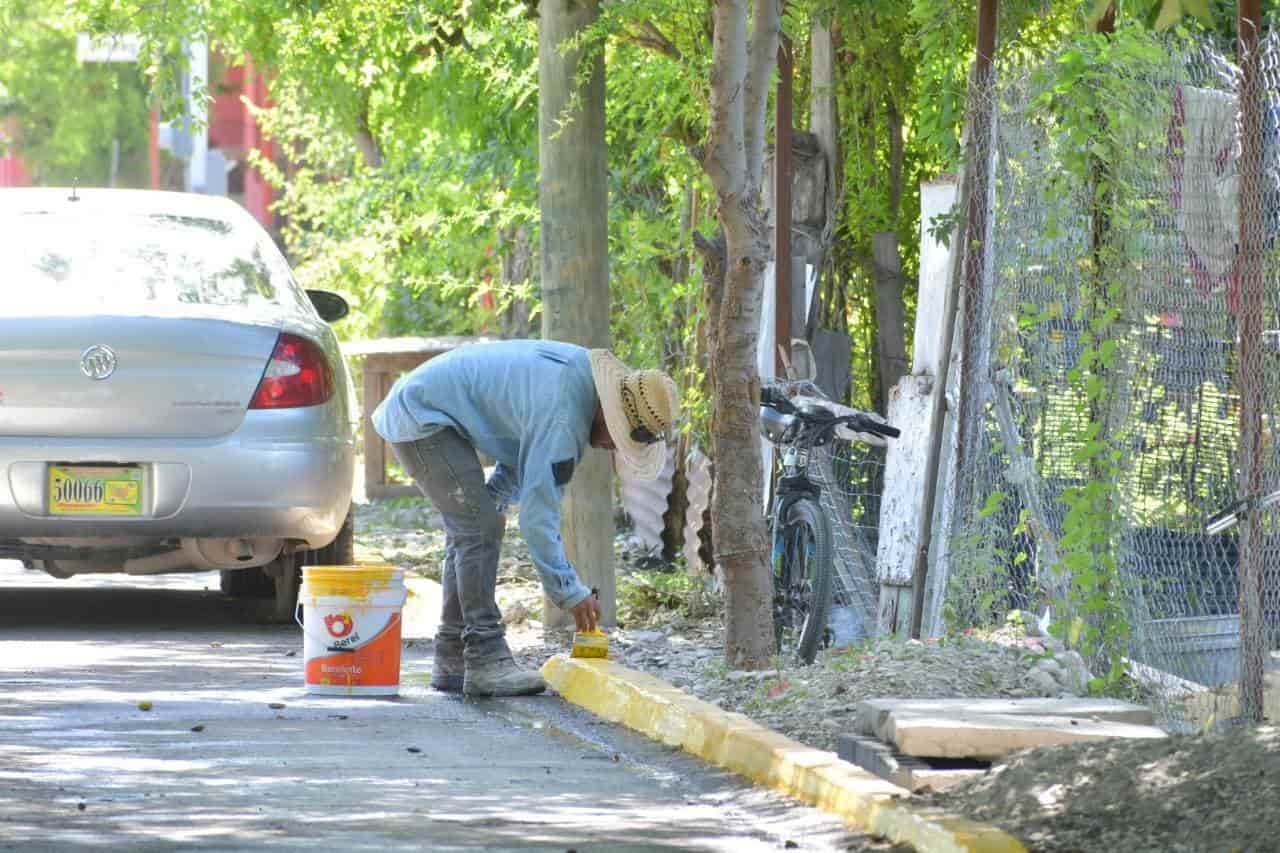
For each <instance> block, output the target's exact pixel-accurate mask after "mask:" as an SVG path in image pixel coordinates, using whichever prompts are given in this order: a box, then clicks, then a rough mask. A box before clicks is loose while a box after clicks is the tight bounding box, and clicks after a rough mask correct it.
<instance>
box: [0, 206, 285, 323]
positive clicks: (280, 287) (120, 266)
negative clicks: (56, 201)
mask: <svg viewBox="0 0 1280 853" xmlns="http://www.w3.org/2000/svg"><path fill="white" fill-rule="evenodd" d="M9 224H10V225H11V226H12V227H10V228H4V229H3V230H4V231H5V232H8V233H5V243H6V244H7V248H6V251H5V252H4V253H3V255H8V256H9V258H8V259H5V260H3V262H2V263H3V266H5V267H8V268H9V270H10V271H13V260H12V258H13V254H14V253H15V252H16V260H17V264H16V279H17V281H16V283H17V284H19V285H21V288H22V289H21V290H19V291H17V292H18V293H20V294H22V295H21V296H19V302H21V303H25V305H22V306H19V307H24V308H41V307H48V308H51V309H59V308H66V309H74V310H84V309H85V308H88V307H90V306H94V305H97V306H101V307H105V308H113V309H114V308H120V307H125V306H129V305H138V304H144V305H176V306H180V305H243V306H254V305H262V304H267V305H281V306H286V307H290V308H292V307H296V306H298V305H299V303H300V296H301V294H300V292H299V290H298V288H297V285H296V284H294V282H293V281H292V277H291V276H290V274H289V268H288V265H287V264H286V263H285V261H284V258H283V257H282V256H281V255H280V252H279V250H277V249H276V247H275V246H274V245H273V244H272V243H271V242H270V241H269V240H268V239H266V237H265V235H261V234H255V233H253V231H252V230H251V229H248V228H245V227H242V226H238V225H235V224H233V223H231V222H228V221H226V220H222V219H214V218H204V217H195V216H174V215H160V214H147V215H138V214H127V215H123V216H111V215H109V214H100V215H95V216H93V217H89V216H84V215H78V216H70V215H67V214H63V213H56V212H55V213H25V214H21V215H18V216H17V217H16V218H15V219H14V220H10V222H9ZM0 225H3V223H0ZM0 257H3V256H2V255H0ZM11 274H12V272H10V273H9V274H6V275H5V278H9V277H10V275H11ZM15 290H16V288H15ZM8 295H9V288H6V297H8ZM11 307H12V303H11Z"/></svg>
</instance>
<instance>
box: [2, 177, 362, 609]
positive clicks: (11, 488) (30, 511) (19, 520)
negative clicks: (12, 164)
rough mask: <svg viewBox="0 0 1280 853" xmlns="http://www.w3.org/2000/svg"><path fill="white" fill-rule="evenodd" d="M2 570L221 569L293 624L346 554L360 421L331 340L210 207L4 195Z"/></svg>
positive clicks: (249, 224) (248, 235) (247, 237)
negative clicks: (319, 574)
mask: <svg viewBox="0 0 1280 853" xmlns="http://www.w3.org/2000/svg"><path fill="white" fill-rule="evenodd" d="M0 297H2V298H0V559H21V560H23V561H24V562H25V563H26V564H27V565H28V566H29V567H32V568H37V569H43V570H44V571H46V572H48V573H50V574H52V575H55V576H58V577H66V576H70V575H73V574H79V573H83V572H121V571H123V572H127V573H129V574H139V575H147V574H156V573H163V572H185V571H209V570H213V569H216V570H219V571H221V572H222V588H223V590H225V591H226V592H228V593H230V594H233V595H260V596H266V597H273V598H274V600H275V608H274V610H275V613H276V616H277V617H278V618H281V619H283V618H290V617H291V616H292V614H293V607H294V600H295V597H296V594H297V583H298V567H299V566H301V565H303V564H304V563H305V562H311V563H316V564H333V563H346V562H350V561H351V558H352V549H353V545H352V527H351V523H352V521H351V519H352V515H351V490H352V483H353V477H354V476H355V430H356V426H357V419H358V417H359V414H358V411H359V410H358V408H357V407H356V406H355V405H354V392H353V385H352V383H351V379H350V376H349V374H348V371H347V368H346V365H345V364H344V362H343V360H342V356H341V354H340V352H339V349H338V342H337V339H336V338H335V336H334V334H333V331H332V329H330V327H329V325H328V322H331V321H334V320H337V319H340V318H341V317H342V316H343V315H344V314H345V313H346V311H347V305H346V303H345V301H343V300H342V299H341V297H338V296H336V295H335V294H331V293H326V292H323V291H310V292H305V291H303V290H302V289H301V288H300V287H299V285H298V284H297V282H296V281H295V280H294V278H293V275H292V273H291V272H290V270H289V266H288V264H287V262H286V261H285V259H284V258H283V257H282V256H281V254H280V252H279V251H278V250H277V249H276V247H275V245H274V244H273V243H272V241H271V240H270V238H269V237H268V236H267V234H266V233H265V232H264V231H263V229H262V228H261V227H260V226H259V225H258V223H257V222H256V221H254V220H253V218H252V217H250V216H249V214H248V213H247V212H246V211H245V210H244V209H242V208H241V207H239V206H238V205H236V204H235V203H234V202H231V201H229V200H227V199H221V198H214V197H210V196H200V195H186V194H180V193H162V192H145V191H131V190H79V191H75V190H63V189H57V190H54V189H35V190H28V189H6V190H0Z"/></svg>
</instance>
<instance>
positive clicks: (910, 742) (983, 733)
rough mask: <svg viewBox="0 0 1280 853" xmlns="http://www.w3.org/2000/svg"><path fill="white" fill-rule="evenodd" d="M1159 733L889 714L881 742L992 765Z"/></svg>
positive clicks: (1013, 717) (1084, 724)
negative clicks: (1028, 752)
mask: <svg viewBox="0 0 1280 853" xmlns="http://www.w3.org/2000/svg"><path fill="white" fill-rule="evenodd" d="M1163 737H1168V735H1167V734H1166V733H1165V732H1164V730H1163V729H1159V728H1156V727H1155V726H1141V725H1135V724H1133V723H1114V722H1108V721H1105V720H1101V721H1095V720H1088V719H1080V718H1076V717H1030V716H1023V715H1020V714H958V713H951V714H946V715H941V714H930V713H912V712H906V711H903V712H894V713H893V714H891V715H890V716H889V721H888V723H887V725H886V726H885V730H884V736H883V738H882V739H883V740H884V741H885V742H887V743H892V744H893V745H895V746H896V747H897V748H898V751H899V752H902V753H904V754H906V755H920V756H928V757H934V758H981V759H985V760H988V761H992V760H995V759H998V758H1003V757H1004V756H1006V755H1008V754H1009V753H1011V752H1016V751H1018V750H1020V749H1029V748H1031V747H1037V746H1056V745H1057V744H1062V743H1078V742H1080V741H1095V740H1106V739H1107V738H1163Z"/></svg>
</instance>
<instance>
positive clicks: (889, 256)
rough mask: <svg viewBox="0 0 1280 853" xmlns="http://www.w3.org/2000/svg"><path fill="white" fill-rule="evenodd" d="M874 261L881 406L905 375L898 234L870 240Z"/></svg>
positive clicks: (885, 232)
mask: <svg viewBox="0 0 1280 853" xmlns="http://www.w3.org/2000/svg"><path fill="white" fill-rule="evenodd" d="M871 253H872V257H873V258H874V261H875V271H876V274H875V288H876V354H877V356H878V358H877V361H878V362H879V366H880V389H881V394H882V397H883V404H882V405H883V406H884V407H885V409H886V410H887V407H888V405H889V390H890V389H891V388H893V386H894V385H895V384H897V382H898V379H899V378H901V377H902V375H903V374H904V373H906V372H907V342H906V319H905V316H904V313H903V307H902V262H901V260H899V258H898V234H897V232H895V231H881V232H879V233H877V234H873V235H872V236H871Z"/></svg>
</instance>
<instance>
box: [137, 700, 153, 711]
mask: <svg viewBox="0 0 1280 853" xmlns="http://www.w3.org/2000/svg"><path fill="white" fill-rule="evenodd" d="M138 710H139V711H150V710H151V700H150V699H143V700H142V701H141V702H139V703H138Z"/></svg>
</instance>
